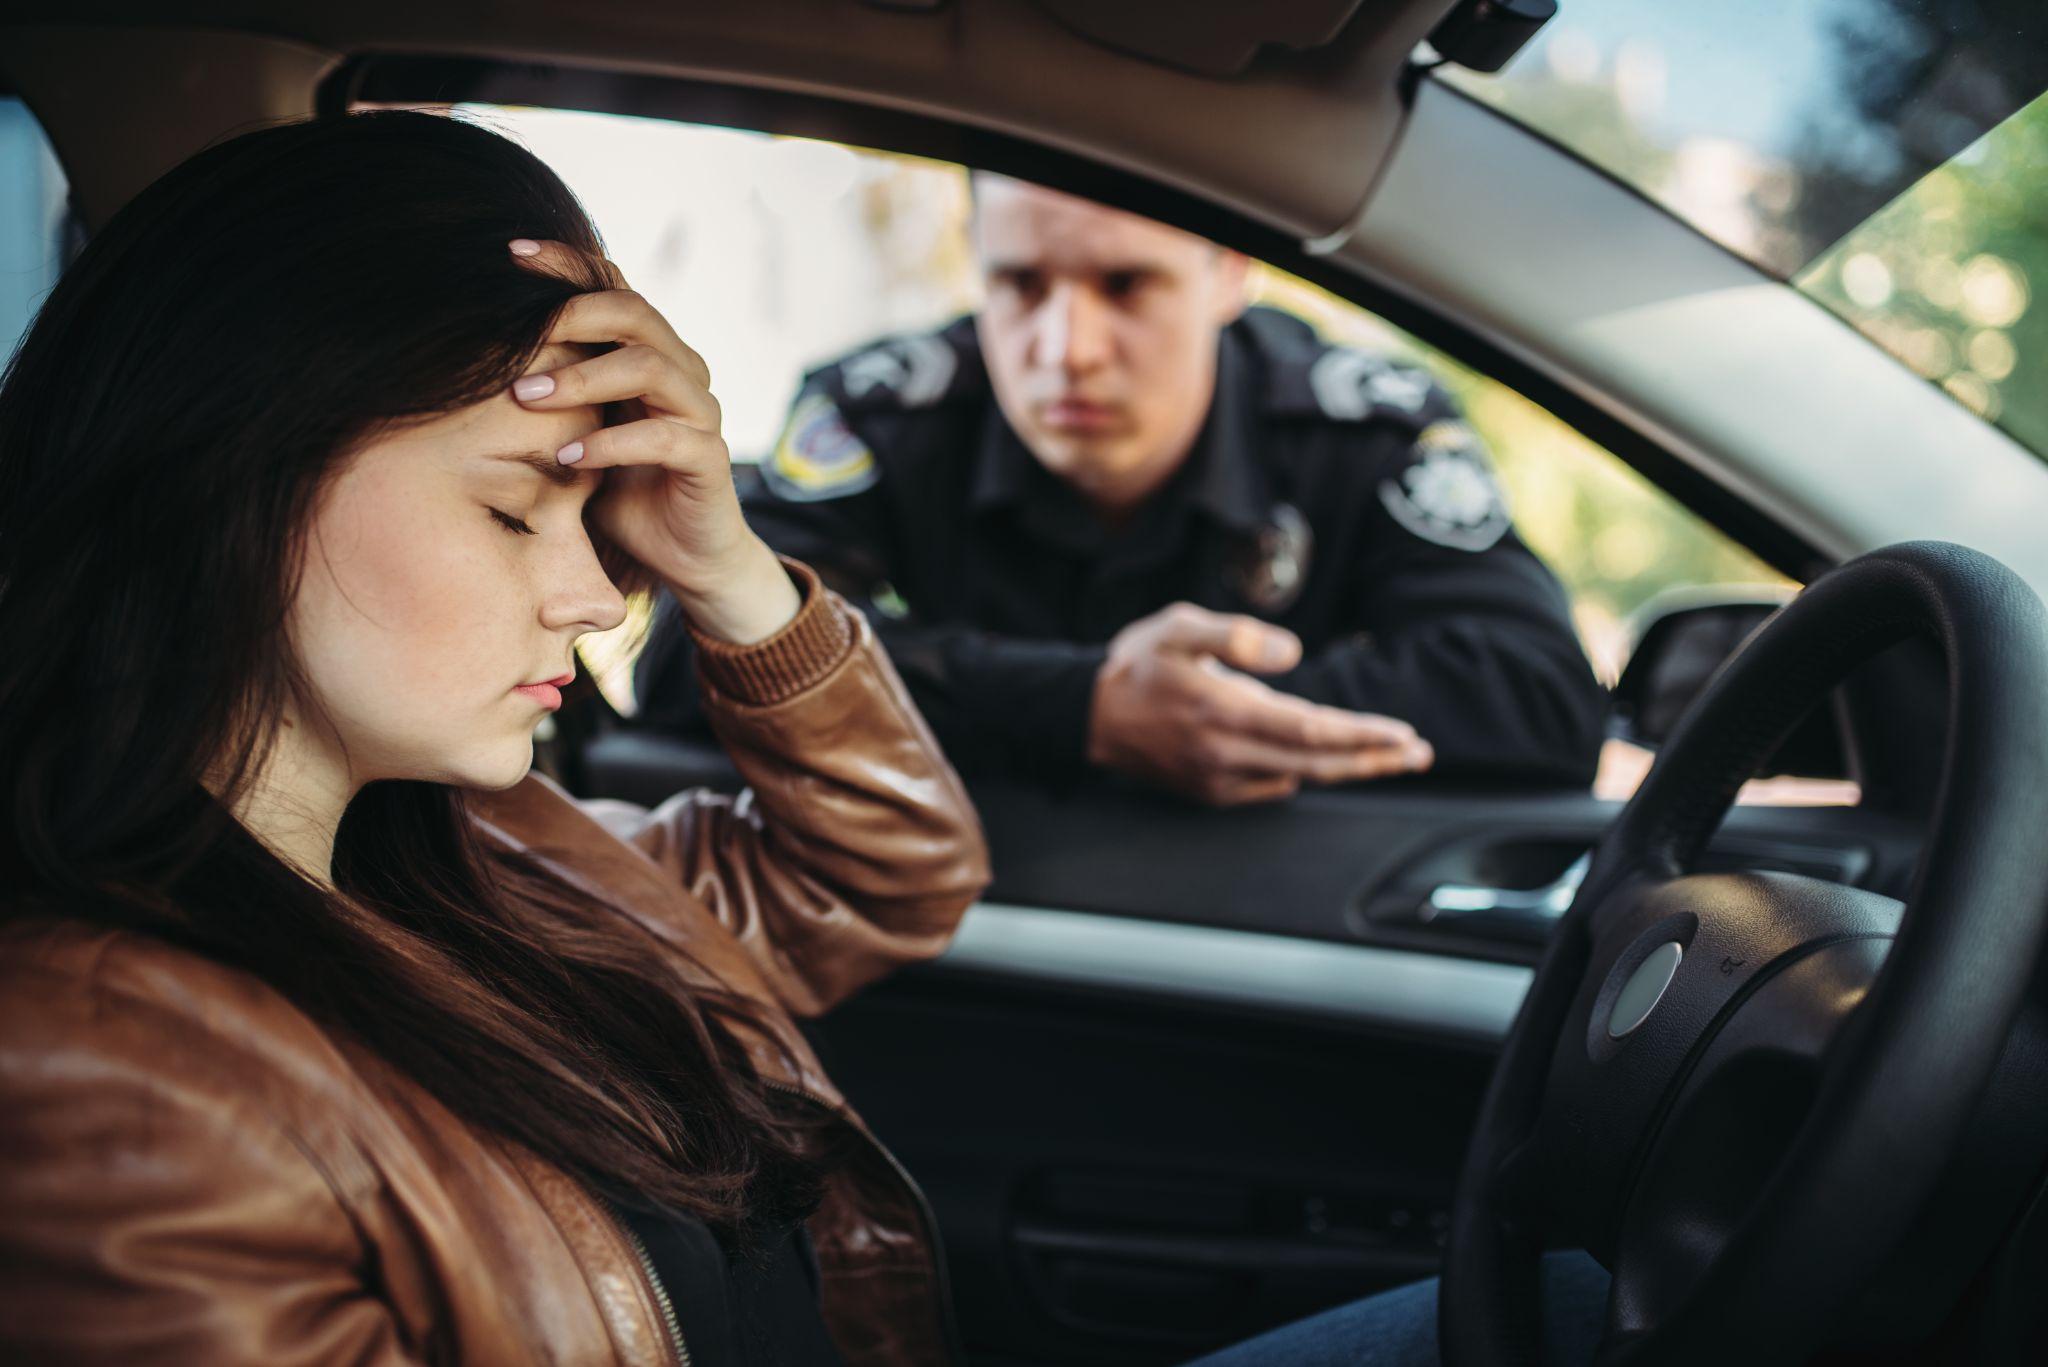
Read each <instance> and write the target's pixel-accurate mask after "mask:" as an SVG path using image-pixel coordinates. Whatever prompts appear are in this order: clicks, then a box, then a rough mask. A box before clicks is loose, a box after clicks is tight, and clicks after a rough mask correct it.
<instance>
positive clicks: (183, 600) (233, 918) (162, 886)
mask: <svg viewBox="0 0 2048 1367" xmlns="http://www.w3.org/2000/svg"><path fill="white" fill-rule="evenodd" d="M515 237H532V238H554V239H558V240H561V241H564V242H568V243H570V244H572V245H575V246H578V247H581V248H584V249H586V250H587V251H590V252H593V253H599V254H601V253H602V251H603V244H602V242H601V240H600V239H599V237H598V234H597V231H596V229H595V227H594V226H593V225H592V223H591V222H590V219H589V217H588V215H587V214H586V213H585V212H584V210H583V208H582V206H581V205H580V204H579V203H578V202H577V200H576V198H575V196H574V195H573V194H571V193H570V191H569V189H568V188H567V187H566V186H565V185H564V184H563V183H562V182H561V180H560V179H559V178H558V177H557V176H556V175H555V174H554V173H553V172H552V171H551V170H549V169H548V168H547V167H546V166H545V165H544V164H543V163H542V162H541V161H540V160H539V159H538V158H536V157H535V156H533V154H532V153H530V152H528V151H527V150H526V149H524V148H523V147H521V146H519V145H518V144H517V143H515V142H513V141H511V140H510V139H508V138H505V137H503V136H500V135H499V134H497V133H496V132H494V131H492V130H490V129H488V128H484V127H481V126H478V125H476V124H473V123H470V122H467V121H464V120H462V119H459V118H455V117H450V116H445V115H438V114H428V113H419V112H411V111H378V112H373V113H361V114H352V115H348V116H346V117H336V118H323V119H317V120H301V121H293V122H287V123H277V124H273V125H270V126H267V127H263V128H260V129H258V130H256V131H253V132H248V133H244V134H242V135H240V136H237V137H233V138H231V139H228V140H225V141H220V142H217V143H215V144H213V145H212V146H209V147H208V148H206V149H205V150H203V151H201V152H200V153H199V154H197V155H196V156H194V157H192V158H191V159H190V160H188V161H186V162H184V163H183V164H181V165H179V166H178V167H176V168H175V169H173V170H171V171H170V172H168V173H167V174H165V175H164V176H163V177H162V178H161V179H159V180H157V181H156V182H154V183H153V184H151V185H150V186H149V187H148V188H147V189H145V190H143V191H142V192H141V193H140V194H139V195H138V196H136V197H135V199H134V200H132V201H131V202H130V203H129V204H127V205H126V206H125V207H124V208H122V210H121V211H120V212H119V213H118V214H116V215H115V216H114V217H113V219H112V220H111V221H110V222H108V223H107V225H106V226H105V227H104V228H103V229H102V230H101V231H100V232H99V233H97V234H96V235H95V236H94V237H93V238H92V239H91V241H90V242H89V243H88V244H87V246H86V247H85V248H84V250H83V252H82V253H81V254H80V255H79V257H78V259H77V260H76V261H75V262H73V263H72V264H71V266H70V267H69V268H68V269H67V270H66V271H65V273H64V274H63V276H62V277H61V279H60V280H59V281H58V283H57V285H56V287H55V289H54V290H53V291H52V292H51V294H50V296H49V298H48V300H47V301H46V302H45V303H44V305H43V307H42V309H41V310H40V312H39V314H38V315H37V317H36V319H35V322H34V324H33V326H32V327H31V328H30V330H29V332H28V334H27V336H26V337H25V338H24V340H23V341H22V343H21V346H20V348H19V350H18V351H17V352H16V353H15V355H14V357H13V358H12V360H11V362H10V363H9V365H8V367H7V370H6V372H5V374H4V376H0V888H4V889H7V890H8V892H9V894H10V895H9V896H8V897H6V898H4V899H0V916H20V915H22V914H23V909H24V908H26V907H28V906H30V905H31V904H34V905H36V906H37V907H38V908H39V909H40V911H41V912H42V913H47V911H48V910H49V909H52V908H54V909H56V910H57V911H58V912H59V913H60V914H62V915H66V916H73V917H81V918H86V919H88V920H92V921H95V922H98V923H101V924H106V925H110V926H118V927H125V928H132V929H139V930H143V931H146V932H149V933H152V934H155V935H159V936H163V937H165V938H168V939H172V940H175V941H177V942H179V943H181V944H184V945H187V946H189V947H192V948H195V949H197V950H199V951H201V952H203V953H205V954H208V955H210V956H213V957H215V958H218V959H222V960H225V961H228V962H230V963H233V964H235V965H237V966H239V967H242V968H244V969H246V970H248V971H249V972H251V973H254V974H256V975H258V976H260V977H261V978H263V979H264V980H265V981H267V982H268V983H270V984H271V985H272V986H274V987H275V988H277V989H278V990H279V991H281V992H283V993H284V994H285V995H286V996H288V997H289V998H291V999H292V1000H293V1001H294V1002H296V1003H297V1004H298V1005H299V1006H300V1007H301V1008H302V1009H304V1010H306V1011H307V1012H308V1013H310V1014H312V1015H314V1016H316V1017H317V1018H320V1019H323V1020H325V1021H328V1022H330V1023H332V1024H334V1025H338V1026H340V1027H342V1028H343V1029H345V1030H347V1031H350V1032H353V1033H354V1034H355V1035H356V1036H357V1037H359V1038H361V1039H362V1040H364V1041H367V1042H368V1044H369V1045H370V1046H371V1047H372V1048H373V1049H375V1050H376V1051H377V1052H378V1053H380V1054H381V1055H382V1056H383V1057H384V1058H385V1059H387V1060H389V1061H390V1062H392V1063H393V1064H395V1065H397V1066H398V1067H400V1068H402V1069H403V1070H405V1071H406V1072H408V1073H409V1074H411V1075H412V1076H413V1077H414V1078H415V1079H416V1080H417V1081H418V1082H420V1083H421V1084H422V1085H423V1086H425V1087H426V1088H427V1089H428V1090H429V1091H430V1092H432V1093H433V1094H434V1095H435V1096H436V1097H438V1098H439V1099H440V1100H441V1101H442V1102H444V1103H445V1104H446V1105H448V1106H449V1107H450V1108H451V1109H453V1110H454V1111H456V1112H457V1113H458V1114H460V1115H463V1116H464V1117H466V1118H467V1119H469V1120H470V1121H471V1122H472V1123H475V1124H477V1125H480V1126H482V1127H484V1128H487V1129H489V1130H492V1131H495V1132H497V1133H500V1134H502V1135H505V1136H508V1137H510V1138H512V1139H514V1140H516V1141H518V1142H520V1143H522V1144H524V1145H526V1146H528V1147H529V1148H531V1149H533V1150H534V1151H536V1152H538V1153H539V1154H541V1155H542V1156H543V1157H546V1158H548V1159H550V1160H552V1161H554V1162H556V1163H558V1164H560V1165H561V1166H563V1167H565V1168H568V1169H570V1170H572V1171H576V1172H579V1173H581V1174H582V1175H584V1176H585V1177H586V1178H587V1179H589V1180H591V1181H593V1182H594V1183H596V1184H597V1185H599V1186H600V1187H603V1188H605V1189H608V1190H609V1191H611V1192H612V1193H614V1194H625V1193H633V1194H637V1195H640V1196H644V1197H646V1198H648V1199H650V1200H652V1201H655V1202H658V1203H660V1204H663V1205H666V1206H669V1207H671V1208H674V1209H678V1210H682V1211H687V1212H689V1213H692V1214H694V1215H696V1216H698V1217H699V1218H702V1219H704V1220H705V1221H706V1222H707V1223H709V1224H710V1225H712V1227H713V1228H714V1229H716V1230H718V1231H719V1232H720V1233H721V1234H722V1235H724V1236H726V1237H728V1238H729V1239H731V1240H734V1241H735V1242H737V1243H739V1244H743V1245H744V1244H747V1243H750V1242H751V1234H752V1232H754V1231H756V1230H758V1229H760V1228H763V1227H765V1226H767V1225H769V1224H773V1223H776V1222H779V1221H782V1220H786V1219H791V1218H797V1217H800V1216H801V1215H803V1214H804V1213H806V1212H808V1211H809V1210H810V1209H812V1208H814V1206H815V1204H816V1201H817V1199H818V1190H819V1181H818V1161H817V1159H816V1157H815V1155H814V1154H813V1153H812V1152H811V1145H810V1144H809V1142H808V1141H807V1139H806V1136H805V1134H804V1133H803V1131H802V1130H800V1129H799V1128H797V1122H796V1121H794V1120H793V1119H792V1118H791V1117H790V1116H789V1115H788V1114H787V1113H786V1112H787V1108H783V1107H777V1106H776V1105H774V1104H773V1101H774V1098H773V1096H772V1095H771V1094H770V1093H769V1092H768V1091H767V1089H766V1088H765V1087H764V1086H763V1085H762V1083H761V1080H760V1078H759V1076H758V1075H757V1073H756V1071H755V1070H754V1068H753V1067H752V1066H751V1064H750V1063H749V1061H748V1058H747V1055H746V1052H745V1050H744V1049H743V1048H742V1047H741V1045H740V1043H739V1042H738V1040H737V1039H736V1038H735V1035H734V1032H733V1029H732V1027H734V1026H747V1025H758V1021H757V1020H756V1018H755V1013H754V1012H753V1011H752V1010H751V1009H750V1007H749V1004H748V1003H747V1002H746V1001H745V1000H744V999H742V998H739V997H737V996H735V995H733V994H730V993H726V992H722V991H717V990H708V989H703V988H694V989H693V988H691V987H689V986H688V985H687V984H686V983H685V982H684V981H683V980H682V979H681V975H680V973H679V972H676V971H672V970H670V969H667V968H664V967H662V965H663V964H664V963H666V962H668V961H667V960H666V959H664V958H663V957H662V956H660V955H657V954H655V953H652V952H650V948H651V947H650V945H649V943H648V940H649V936H648V934H647V932H646V931H645V930H644V929H643V928H640V927H638V926H637V925H636V924H635V923H634V922H632V921H631V920H629V919H628V918H627V917H626V916H625V915H624V914H623V913H622V912H619V911H618V910H617V909H616V908H609V907H605V906H601V905H593V904H592V901H591V899H590V898H589V897H588V896H587V895H585V894H583V893H580V892H577V891H574V890H572V889H571V888H570V887H568V886H567V885H565V884H563V883H562V882H561V881H560V880H558V879H557V878H555V877H554V876H552V875H551V874H550V873H549V871H548V870H547V869H546V868H545V867H543V866H541V865H540V864H538V863H536V862H534V861H533V860H531V859H529V858H526V857H523V856H521V855H518V854H516V853H514V852H511V851H508V850H505V849H503V848H502V847H501V846H499V845H497V844H495V843H494V842H491V841H489V840H487V839H485V838H483V836H482V835H481V834H480V833H479V832H478V830H477V829H476V828H475V827H474V825H473V824H472V820H471V818H470V816H469V814H468V812H467V811H466V809H465V805H464V796H463V794H462V792H461V791H460V790H459V789H455V788H451V787H448V786H445V785H441V784H434V783H424V782H404V781H384V782H377V783H372V784H369V785H367V786H366V787H365V788H364V789H363V790H362V792H361V793H360V794H358V796H357V797H356V798H355V800H354V801H353V802H352V803H351V804H350V806H349V808H348V810H347V813H346V815H345V816H344V818H343V820H342V823H341V827H340V830H339V832H338V834H337V838H336V842H335V849H334V862H333V877H334V884H335V886H334V889H333V890H331V891H330V890H328V889H326V888H323V887H322V886H320V885H318V884H316V883H315V882H312V881H310V880H308V879H307V878H305V877H304V876H302V875H301V874H299V873H298V872H296V871H295V870H293V869H291V868H290V867H288V866H287V865H286V864H285V863H284V862H283V861H281V860H279V859H278V858H277V857H275V856H274V855H273V854H272V853H271V852H270V851H269V850H268V849H267V848H266V847H265V846H264V845H263V844H262V843H261V842H260V841H258V840H257V839H256V838H255V837H254V836H252V835H251V834H250V833H249V831H248V830H247V829H246V828H244V827H243V826H242V825H241V824H240V823H239V822H237V821H236V820H235V819H234V818H233V817H232V816H231V815H230V814H229V813H230V812H232V811H233V810H235V805H236V800H237V798H238V797H239V796H240V795H241V794H242V793H243V792H244V791H245V789H246V785H247V783H248V780H249V778H250V776H251V775H252V774H254V773H256V772H258V771H259V769H260V765H261V762H262V759H263V747H264V744H265V742H266V741H267V739H268V737H269V736H271V735H272V734H274V731H275V719H276V718H278V717H279V715H280V713H281V710H282V708H283V706H284V704H285V703H286V701H287V700H288V699H289V698H291V697H293V696H295V695H296V696H304V692H303V689H302V688H300V686H299V685H300V677H299V674H298V670H297V666H296V664H295V662H294V660H293V659H292V657H291V654H290V651H289V648H288V643H287V638H286V634H285V632H284V630H283V623H284V621H285V615H286V610H287V608H288V606H289V605H290V603H291V602H292V598H293V594H294V592H295V587H296V586H295V582H294V570H293V567H294V566H296V565H297V564H298V563H299V550H300V547H301V545H302V544H303V538H304V534H305V531H306V527H307V524H308V520H309V518H310V516H311V513H312V510H313V508H314V507H315V505H316V500H317V497H318V495H319V493H320V491H321V489H322V487H323V484H324V482H325V481H327V480H329V479H330V478H331V477H332V476H333V475H334V474H335V473H336V471H337V469H338V468H339V467H340V465H341V464H342V462H343V460H344V458H345V456H346V454H347V453H348V452H350V451H352V450H354V449H356V448H357V447H358V446H360V445H361V444H362V443H364V442H365V441H368V440H372V439H374V438H375V437H376V436H377V435H378V434H379V433H381V432H384V431H387V430H389V429H391V428H392V427H393V426H395V425H398V424H402V423H404V422H407V421H412V420H418V419H422V418H426V417H431V416H435V415H438V414H443V413H447V412H451V411H453V410H456V409H459V408H462V407H466V406H469V405H471V404H475V403H479V402H482V401H484V400H486V399H488V398H491V397H493V396H495V395H497V394H499V393H501V392H502V391H503V390H504V388H505V387H506V386H507V385H509V384H510V383H511V381H512V380H513V379H515V378H516V377H517V376H519V375H520V374H521V373H523V372H524V370H525V369H526V367H527V366H528V365H529V364H530V363H531V362H532V359H533V357H534V356H535V355H536V354H537V353H538V352H539V350H540V347H541V346H542V344H543V341H544V339H545V337H546V335H547V333H548V331H549V328H550V326H551V325H552V323H553V321H554V318H555V316H556V314H557V313H558V312H559V310H560V309H561V307H562V306H563V304H565V303H566V302H567V301H568V300H569V299H570V298H571V297H572V296H574V295H575V294H577V293H580V292H582V291H586V290H592V289H601V288H604V287H605V283H606V282H605V281H604V280H603V279H602V278H600V276H601V269H600V268H599V267H598V266H597V265H596V264H595V263H592V266H591V270H590V276H589V278H588V279H585V280H581V281H572V280H565V279H558V278H553V277H550V276H546V275H542V274H540V273H537V272H533V271H530V270H526V269H524V268H522V267H520V266H518V265H517V264H515V263H514V261H513V260H512V258H511V257H510V255H509V254H508V252H507V250H506V245H505V244H506V243H507V242H508V241H509V240H510V239H512V238H515ZM598 550H599V554H600V558H601V559H602V560H603V562H604V564H605V565H606V567H607V569H608V570H609V571H610V572H611V573H612V574H613V577H614V579H615V580H618V581H619V582H620V584H621V587H622V588H625V589H627V590H629V591H632V590H636V589H642V588H645V587H646V579H645V576H644V574H643V573H642V572H640V571H639V570H638V568H637V567H636V566H634V565H633V564H632V563H631V562H630V561H629V560H628V559H627V558H626V557H624V556H623V555H621V554H620V553H619V552H618V550H617V548H615V547H610V546H605V545H600V546H599V547H598Z"/></svg>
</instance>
